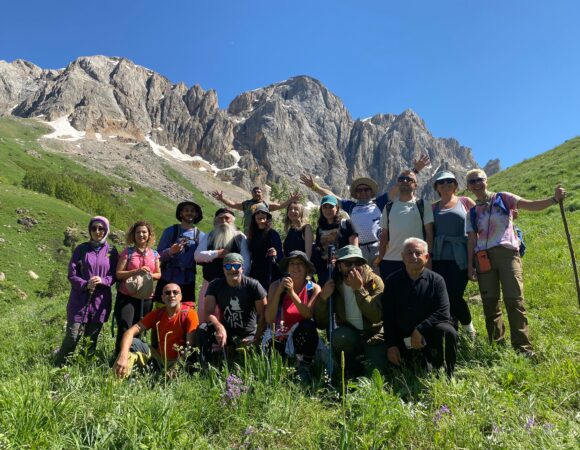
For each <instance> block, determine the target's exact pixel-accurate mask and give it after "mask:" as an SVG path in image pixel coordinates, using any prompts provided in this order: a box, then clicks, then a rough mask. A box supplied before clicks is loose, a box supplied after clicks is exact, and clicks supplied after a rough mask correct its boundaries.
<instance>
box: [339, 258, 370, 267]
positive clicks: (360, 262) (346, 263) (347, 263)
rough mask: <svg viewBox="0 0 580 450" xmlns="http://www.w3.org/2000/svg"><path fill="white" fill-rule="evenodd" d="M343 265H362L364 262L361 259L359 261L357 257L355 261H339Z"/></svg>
mask: <svg viewBox="0 0 580 450" xmlns="http://www.w3.org/2000/svg"><path fill="white" fill-rule="evenodd" d="M339 262H340V263H341V264H342V265H343V266H344V267H353V266H354V267H360V266H362V265H364V263H363V262H362V261H359V260H358V259H357V260H356V261H339Z"/></svg>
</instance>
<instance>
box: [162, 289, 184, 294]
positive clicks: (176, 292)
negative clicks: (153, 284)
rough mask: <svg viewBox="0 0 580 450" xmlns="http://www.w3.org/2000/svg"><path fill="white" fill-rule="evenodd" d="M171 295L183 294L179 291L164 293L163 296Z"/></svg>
mask: <svg viewBox="0 0 580 450" xmlns="http://www.w3.org/2000/svg"><path fill="white" fill-rule="evenodd" d="M171 294H173V295H179V294H181V292H180V291H178V290H174V291H163V295H171Z"/></svg>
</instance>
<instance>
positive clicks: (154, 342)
mask: <svg viewBox="0 0 580 450" xmlns="http://www.w3.org/2000/svg"><path fill="white" fill-rule="evenodd" d="M161 298H162V299H163V303H164V304H165V308H160V309H156V310H154V311H151V312H150V313H149V314H147V315H146V316H145V317H143V319H141V320H140V321H139V322H138V323H137V324H135V325H133V326H132V327H131V328H129V329H128V330H127V331H126V332H125V334H124V335H123V340H122V341H121V351H120V352H119V357H118V358H117V361H116V362H115V365H114V366H113V370H114V371H115V373H116V374H117V376H118V377H121V378H123V377H127V376H128V375H129V374H130V373H131V370H132V368H133V365H134V364H135V363H136V362H137V363H138V364H139V365H141V366H145V365H146V364H147V363H149V362H150V361H151V362H152V363H153V365H154V366H156V367H157V368H159V369H161V368H164V369H165V370H167V369H170V368H172V367H173V366H174V364H175V363H176V362H177V360H178V359H179V358H180V356H182V357H183V358H185V357H186V356H187V352H188V351H191V349H192V348H193V342H194V334H195V330H196V329H197V326H198V325H199V319H198V317H197V313H196V312H195V309H194V308H189V307H187V306H185V305H184V306H182V305H181V289H180V288H179V285H177V284H175V283H169V284H167V285H166V286H164V288H163V291H162V295H161ZM149 329H152V330H153V331H152V333H151V334H152V337H151V346H149V345H147V344H146V343H145V342H143V341H142V340H141V339H139V338H138V337H137V336H138V335H139V334H140V333H142V332H143V331H145V330H149Z"/></svg>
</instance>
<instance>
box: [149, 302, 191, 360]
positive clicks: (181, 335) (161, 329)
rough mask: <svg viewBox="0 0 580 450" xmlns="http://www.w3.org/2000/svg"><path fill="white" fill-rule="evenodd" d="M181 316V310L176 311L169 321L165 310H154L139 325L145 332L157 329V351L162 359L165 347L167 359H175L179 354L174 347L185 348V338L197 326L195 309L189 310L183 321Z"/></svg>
mask: <svg viewBox="0 0 580 450" xmlns="http://www.w3.org/2000/svg"><path fill="white" fill-rule="evenodd" d="M182 314H183V309H182V310H180V311H178V312H177V314H175V315H174V316H173V317H172V318H171V319H170V318H168V317H167V310H166V309H165V308H163V309H156V310H154V311H151V312H150V313H149V314H147V315H146V316H145V317H143V319H142V320H141V323H142V324H143V325H144V326H145V328H146V329H147V330H150V329H152V328H154V327H157V336H158V340H159V348H158V349H157V350H158V351H159V354H160V355H161V356H162V357H164V354H165V351H164V349H165V347H166V348H167V359H177V357H178V356H179V354H178V352H177V350H175V347H185V336H186V335H187V334H188V333H193V332H194V331H195V330H196V329H197V327H198V325H199V319H198V317H197V313H196V312H195V309H193V308H189V310H188V311H187V315H186V316H185V320H182ZM182 322H183V323H182ZM169 332H171V333H169ZM165 336H167V342H166V341H165Z"/></svg>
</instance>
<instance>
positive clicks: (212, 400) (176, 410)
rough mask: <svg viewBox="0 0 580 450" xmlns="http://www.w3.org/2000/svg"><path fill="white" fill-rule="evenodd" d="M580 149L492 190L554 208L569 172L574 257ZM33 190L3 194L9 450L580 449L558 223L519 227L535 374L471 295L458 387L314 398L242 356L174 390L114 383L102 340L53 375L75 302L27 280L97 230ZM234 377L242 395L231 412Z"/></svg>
mask: <svg viewBox="0 0 580 450" xmlns="http://www.w3.org/2000/svg"><path fill="white" fill-rule="evenodd" d="M3 126H4V127H5V128H6V125H5V124H4V125H3V124H2V121H0V137H3V138H4V139H5V142H4V143H2V142H1V141H0V155H4V156H3V157H4V158H8V156H6V155H8V153H10V152H11V153H13V154H14V155H18V158H24V156H22V155H21V153H17V152H21V151H22V149H21V148H20V147H18V145H16V144H14V146H13V141H10V142H8V144H6V140H10V139H12V138H13V137H17V136H21V138H20V139H24V137H22V136H23V134H20V135H19V134H18V132H17V131H18V130H17V129H16V125H11V127H12V128H10V130H8V132H7V133H6V135H1V131H2V127H3ZM26 127H28V125H26ZM25 131H26V133H31V131H30V129H29V128H25ZM20 132H21V133H24V131H22V129H21V130H20ZM11 133H12V134H11ZM32 135H33V134H32ZM11 136H12V137H11ZM27 136H28V134H27ZM3 146H4V147H3ZM7 146H9V147H10V149H9V150H6V147H7ZM578 147H579V142H578V140H572V141H570V142H568V143H566V144H565V146H562V147H560V148H558V149H555V150H553V151H552V152H555V153H557V154H558V157H557V158H556V157H551V158H550V157H548V158H542V157H540V159H539V160H538V161H539V162H537V161H536V160H535V159H534V160H530V161H527V162H526V163H525V164H524V165H523V166H522V167H518V166H516V167H514V168H511V169H510V170H509V171H506V172H505V173H502V174H500V175H501V176H499V175H498V176H497V177H494V178H492V179H491V180H490V183H491V186H492V188H494V189H497V190H500V189H501V190H505V191H512V192H515V193H517V194H520V195H523V196H524V197H526V198H538V197H540V198H541V197H542V196H547V195H548V194H550V193H551V191H552V190H553V184H554V181H555V180H554V179H553V177H550V176H547V177H546V178H545V179H544V178H541V177H542V176H543V174H544V173H547V174H550V173H556V172H560V171H562V173H560V174H559V176H560V177H561V178H562V179H564V180H567V181H566V186H567V187H568V189H570V190H572V192H571V195H570V197H569V199H568V200H567V203H566V204H567V205H569V206H572V207H571V208H568V210H567V212H568V215H569V222H570V228H571V229H572V230H573V234H574V236H573V239H574V241H575V242H576V245H578V244H577V243H578V242H579V239H580V237H578V230H580V213H578V211H577V209H576V208H575V207H574V206H573V205H576V202H577V199H578V196H577V194H576V192H575V191H574V189H573V187H572V186H573V183H574V182H575V181H574V180H575V176H577V173H578V170H576V169H574V168H575V167H576V168H577V165H578V162H577V161H578V158H577V154H578V153H577V152H578ZM3 151H5V153H2V152H3ZM47 158H49V157H48V156H47ZM5 161H8V159H5ZM10 164H12V163H10ZM537 164H541V171H540V172H538V175H537V177H536V178H537V179H538V180H540V182H539V183H541V184H538V185H537V186H536V187H535V188H532V187H531V185H530V182H525V181H523V180H524V179H525V178H526V177H528V174H529V173H530V172H531V171H535V170H536V165H537ZM573 170H576V173H572V171H573ZM24 174H25V171H22V172H20V175H19V177H20V178H18V180H16V178H13V175H10V174H8V175H5V176H4V178H2V179H0V183H1V184H0V203H1V206H2V208H0V220H1V221H2V222H3V223H2V225H10V227H5V226H2V227H0V236H1V237H3V238H4V239H5V240H6V241H5V242H4V243H1V244H0V245H2V247H1V248H0V250H2V251H0V270H4V269H3V268H4V267H8V268H9V270H4V271H5V272H7V273H8V275H9V281H7V282H0V317H2V320H1V321H0V448H42V449H45V448H49V449H51V448H54V449H61V448H87V449H88V448H91V449H92V448H115V449H125V448H126V449H134V448H135V449H138V448H139V449H143V448H161V449H163V448H203V449H206V448H219V449H222V448H245V449H250V448H276V449H278V448H325V449H326V448H345V449H351V448H361V449H378V448H420V449H431V448H470V449H471V448H486V449H487V448H498V449H504V448H510V449H511V448H525V449H527V448H542V449H544V448H558V449H560V448H570V449H571V448H577V447H578V443H579V439H580V426H579V420H580V416H579V415H578V411H580V398H579V392H580V389H579V388H580V381H579V380H580V377H579V376H578V367H579V365H578V362H579V350H580V349H579V345H578V344H579V342H580V339H579V338H580V336H579V329H580V327H579V326H578V309H577V305H576V293H575V291H574V285H573V278H572V271H571V264H570V259H569V258H570V257H569V253H568V250H567V247H566V241H565V237H564V235H563V229H562V224H561V219H560V216H559V213H558V211H557V209H555V208H552V209H551V210H548V211H546V212H541V213H535V214H532V213H523V214H522V215H521V217H520V219H519V223H520V226H521V227H522V228H523V229H524V230H525V231H526V242H527V244H528V251H527V253H526V256H525V257H524V274H525V283H526V304H527V307H528V314H529V319H530V333H531V339H532V342H533V344H534V346H535V349H536V351H537V353H538V360H537V361H536V362H534V361H530V360H528V359H525V358H524V357H522V356H520V355H518V354H516V353H515V352H514V351H513V350H511V349H510V348H509V347H492V346H489V345H488V343H487V342H486V339H485V336H484V334H485V328H484V323H483V314H482V311H481V305H480V303H479V301H478V299H477V287H476V285H475V284H473V283H471V284H470V285H469V287H468V294H467V295H468V296H469V298H470V306H471V308H472V313H473V316H474V321H475V325H476V328H477V329H478V331H479V333H480V334H479V336H478V338H477V339H476V341H475V342H471V341H469V340H467V339H463V338H462V339H461V340H460V345H459V355H458V364H457V369H456V374H455V376H454V378H453V379H451V380H448V379H447V378H446V377H445V376H444V375H441V376H437V375H436V374H432V375H419V376H417V375H416V374H413V373H412V372H410V371H408V370H395V369H393V370H391V371H390V372H389V373H387V374H386V376H385V377H384V378H383V377H381V376H379V375H378V374H376V373H375V374H374V375H373V376H372V377H371V378H370V379H366V378H362V379H357V380H347V381H345V383H344V384H343V385H342V387H343V388H344V390H343V389H342V387H338V388H329V386H328V385H327V384H326V383H325V382H324V380H321V379H318V378H316V380H315V382H314V384H313V386H311V387H309V388H305V387H303V386H301V385H300V384H298V383H297V382H296V379H295V375H294V370H293V368H291V367H289V366H288V365H286V364H285V363H284V362H283V361H282V360H281V358H280V357H278V356H275V357H265V356H264V355H260V354H253V353H248V354H240V355H239V356H240V358H238V364H237V365H236V364H230V365H228V366H224V367H220V368H215V369H212V370H210V371H209V372H208V373H195V374H193V375H188V374H186V373H180V374H179V375H178V376H177V377H176V378H175V379H165V378H164V377H159V376H156V375H154V374H151V373H143V374H136V375H135V376H134V377H133V378H131V379H129V380H125V381H119V380H117V379H115V378H114V376H113V375H112V373H111V370H110V369H109V364H110V358H111V354H112V350H113V347H114V342H113V339H112V337H111V336H110V327H109V326H108V325H106V326H105V328H104V330H103V332H102V335H101V338H100V340H99V346H98V350H97V354H96V356H95V358H94V359H92V360H90V359H89V360H87V359H85V357H84V356H83V352H82V349H81V351H79V352H78V354H77V355H76V356H75V358H74V360H73V361H72V362H71V364H70V365H68V366H66V367H64V368H62V369H57V368H54V367H53V366H52V365H51V355H52V351H53V350H54V349H55V348H56V347H57V346H58V345H59V344H60V341H61V339H62V336H63V334H64V324H65V304H66V298H67V297H66V294H60V295H56V296H54V297H52V298H51V297H42V298H41V297H39V296H38V295H36V294H35V291H36V290H39V286H38V284H37V283H38V282H35V281H32V280H30V279H29V278H27V277H26V275H25V271H24V270H25V269H27V268H28V267H33V268H34V269H35V270H37V271H38V273H40V274H41V280H42V279H45V280H46V279H48V276H49V275H50V274H51V273H52V271H53V270H54V269H55V268H58V267H59V266H58V264H59V263H57V262H56V260H57V258H55V257H54V256H51V255H49V254H48V253H49V252H48V249H47V250H45V251H42V252H39V251H38V247H39V246H40V245H42V244H43V243H44V244H46V243H48V244H49V247H50V246H51V245H52V244H50V242H51V241H52V240H56V239H60V238H61V233H62V229H63V227H64V225H65V224H68V223H69V222H70V221H72V220H74V219H75V218H77V219H78V220H79V222H81V223H86V219H87V218H88V214H87V213H85V212H83V211H82V210H80V209H78V208H76V207H72V206H71V205H70V204H67V203H64V202H63V201H60V200H57V199H54V198H51V197H48V196H45V195H41V194H37V193H34V192H31V191H27V190H24V189H22V188H21V187H18V186H14V185H13V184H14V183H15V182H16V183H15V184H19V183H20V181H21V180H22V177H23V176H24ZM18 206H24V207H27V208H29V209H31V210H32V211H33V212H34V213H35V214H37V215H38V216H39V217H41V218H42V220H41V221H40V223H39V225H38V226H37V228H36V229H35V230H34V231H33V232H26V231H23V230H20V231H17V230H18V229H19V228H18V227H17V226H16V225H15V218H16V216H15V213H14V210H15V208H16V207H18ZM40 212H43V214H40ZM171 217H172V216H170V217H169V219H171ZM54 248H55V249H56V248H57V245H55V246H54ZM577 253H578V252H577ZM12 280H16V281H17V283H16V284H18V286H16V285H15V282H14V281H12ZM45 282H46V281H45ZM17 288H22V289H26V291H27V292H28V293H29V298H28V300H20V299H19V297H18V295H19V294H18V290H17ZM232 375H235V376H236V377H238V378H239V379H240V380H241V381H240V383H241V386H243V389H240V393H239V395H237V394H236V395H229V396H228V394H227V393H228V390H227V389H228V377H230V376H232ZM231 380H232V378H230V382H231ZM230 397H235V398H234V399H230Z"/></svg>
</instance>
